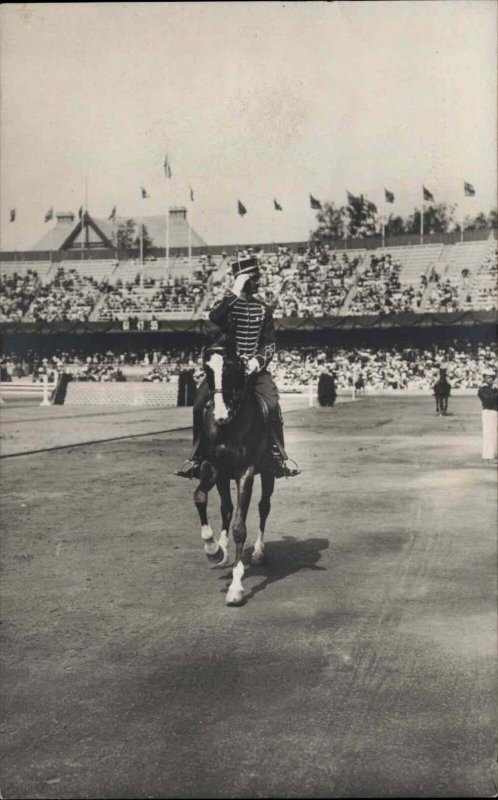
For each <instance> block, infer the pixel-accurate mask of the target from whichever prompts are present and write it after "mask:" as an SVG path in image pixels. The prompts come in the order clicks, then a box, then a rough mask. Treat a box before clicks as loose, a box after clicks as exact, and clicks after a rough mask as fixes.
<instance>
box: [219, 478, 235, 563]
mask: <svg viewBox="0 0 498 800" xmlns="http://www.w3.org/2000/svg"><path fill="white" fill-rule="evenodd" d="M216 486H217V488H218V493H219V495H220V500H221V505H220V512H221V534H220V538H219V539H218V544H219V545H220V547H221V548H222V549H223V552H224V554H225V555H224V558H223V561H221V562H220V564H219V565H218V566H220V567H224V566H225V565H226V564H227V563H228V535H229V533H230V523H231V522H232V515H233V503H232V496H231V494H230V478H225V477H220V476H218V479H217V481H216Z"/></svg>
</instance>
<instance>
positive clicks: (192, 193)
mask: <svg viewBox="0 0 498 800" xmlns="http://www.w3.org/2000/svg"><path fill="white" fill-rule="evenodd" d="M188 188H189V189H190V202H191V203H193V202H194V190H193V189H192V187H191V186H189V187H188Z"/></svg>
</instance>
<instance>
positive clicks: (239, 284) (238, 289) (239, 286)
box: [232, 275, 249, 297]
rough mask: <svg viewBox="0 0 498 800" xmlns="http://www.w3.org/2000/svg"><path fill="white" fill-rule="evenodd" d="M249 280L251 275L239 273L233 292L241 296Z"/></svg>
mask: <svg viewBox="0 0 498 800" xmlns="http://www.w3.org/2000/svg"><path fill="white" fill-rule="evenodd" d="M248 280H249V275H237V277H236V278H235V280H234V282H233V288H232V292H233V293H234V294H236V295H237V296H238V297H240V295H241V294H242V292H243V291H244V286H245V285H246V283H247V281H248Z"/></svg>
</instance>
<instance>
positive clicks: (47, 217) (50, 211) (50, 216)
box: [45, 208, 54, 222]
mask: <svg viewBox="0 0 498 800" xmlns="http://www.w3.org/2000/svg"><path fill="white" fill-rule="evenodd" d="M53 218H54V209H53V208H49V209H48V211H47V213H46V214H45V222H50V220H51V219H53Z"/></svg>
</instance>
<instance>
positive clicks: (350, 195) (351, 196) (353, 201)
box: [346, 192, 360, 206]
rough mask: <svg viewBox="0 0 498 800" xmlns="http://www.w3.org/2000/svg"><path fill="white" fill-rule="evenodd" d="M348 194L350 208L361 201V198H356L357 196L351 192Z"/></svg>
mask: <svg viewBox="0 0 498 800" xmlns="http://www.w3.org/2000/svg"><path fill="white" fill-rule="evenodd" d="M346 194H347V196H348V204H349V205H350V206H352V205H353V203H355V202H356V201H357V200H359V199H360V198H359V197H355V195H354V194H351V192H346Z"/></svg>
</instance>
